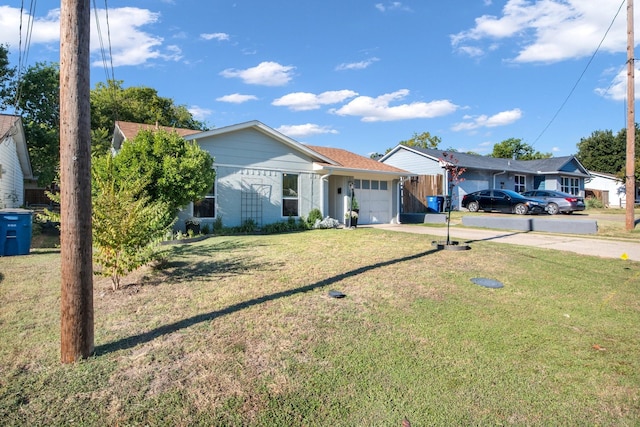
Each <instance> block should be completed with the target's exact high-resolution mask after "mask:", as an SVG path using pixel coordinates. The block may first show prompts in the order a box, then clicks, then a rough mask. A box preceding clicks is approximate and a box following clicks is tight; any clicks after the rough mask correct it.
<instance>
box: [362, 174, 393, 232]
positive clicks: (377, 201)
mask: <svg viewBox="0 0 640 427" xmlns="http://www.w3.org/2000/svg"><path fill="white" fill-rule="evenodd" d="M354 187H355V192H356V200H357V201H358V204H359V206H360V216H359V218H358V224H388V223H390V222H391V200H392V196H391V193H392V192H391V185H390V183H389V182H388V181H378V180H368V179H360V180H359V179H356V180H355V181H354Z"/></svg>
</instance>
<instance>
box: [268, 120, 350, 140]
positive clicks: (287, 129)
mask: <svg viewBox="0 0 640 427" xmlns="http://www.w3.org/2000/svg"><path fill="white" fill-rule="evenodd" d="M276 130H277V131H278V132H280V133H282V134H284V135H287V136H289V137H291V138H306V137H309V136H314V135H324V134H327V133H330V134H337V133H338V131H337V130H335V129H331V128H330V127H329V126H320V125H315V124H313V123H307V124H304V125H283V126H280V127H279V128H277V129H276Z"/></svg>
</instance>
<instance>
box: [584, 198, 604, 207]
mask: <svg viewBox="0 0 640 427" xmlns="http://www.w3.org/2000/svg"><path fill="white" fill-rule="evenodd" d="M585 202H586V205H587V209H602V208H604V205H603V204H602V202H601V201H600V200H598V199H596V198H595V197H587V199H586V200H585Z"/></svg>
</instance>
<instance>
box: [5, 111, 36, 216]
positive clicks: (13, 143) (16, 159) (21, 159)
mask: <svg viewBox="0 0 640 427" xmlns="http://www.w3.org/2000/svg"><path fill="white" fill-rule="evenodd" d="M29 179H33V173H32V171H31V161H30V160H29V152H28V150H27V142H26V140H25V136H24V128H23V127H22V119H21V118H20V117H19V116H14V115H8V114H0V209H3V208H17V207H20V206H23V205H24V191H25V188H24V183H25V180H29Z"/></svg>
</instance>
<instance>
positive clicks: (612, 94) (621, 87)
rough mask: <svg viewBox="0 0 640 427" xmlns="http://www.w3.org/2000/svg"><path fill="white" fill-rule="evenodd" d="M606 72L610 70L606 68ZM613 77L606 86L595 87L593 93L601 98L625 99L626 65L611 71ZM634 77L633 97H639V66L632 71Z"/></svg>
mask: <svg viewBox="0 0 640 427" xmlns="http://www.w3.org/2000/svg"><path fill="white" fill-rule="evenodd" d="M606 73H608V74H610V73H611V70H607V72H606ZM613 74H614V77H613V78H610V77H608V78H609V79H610V83H609V85H608V86H607V87H600V88H596V89H595V93H597V94H598V95H600V96H602V97H603V98H607V99H612V100H614V101H624V100H626V99H627V67H626V66H624V67H621V68H620V69H618V70H617V71H613ZM634 74H635V78H634V83H635V92H634V93H635V98H636V99H640V78H639V76H640V68H636V69H635V71H634Z"/></svg>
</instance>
